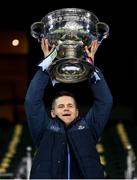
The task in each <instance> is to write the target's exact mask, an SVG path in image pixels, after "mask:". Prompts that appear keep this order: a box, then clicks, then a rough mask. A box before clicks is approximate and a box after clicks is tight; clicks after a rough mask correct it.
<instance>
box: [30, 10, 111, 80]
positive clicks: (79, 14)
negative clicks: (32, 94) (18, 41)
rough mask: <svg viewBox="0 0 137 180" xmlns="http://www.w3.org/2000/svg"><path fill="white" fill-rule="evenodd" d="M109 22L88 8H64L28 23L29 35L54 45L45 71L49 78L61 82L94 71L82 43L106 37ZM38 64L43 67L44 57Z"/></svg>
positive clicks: (78, 78) (83, 78)
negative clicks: (49, 63)
mask: <svg viewBox="0 0 137 180" xmlns="http://www.w3.org/2000/svg"><path fill="white" fill-rule="evenodd" d="M108 34H109V26H108V25H107V24H106V23H104V22H100V21H99V19H98V17H97V16H96V15H95V14H94V13H92V12H90V11H87V10H84V9H78V8H64V9H59V10H55V11H52V12H50V13H48V14H47V15H45V16H44V17H43V18H42V19H41V21H38V22H34V23H33V24H32V25H31V35H32V36H33V37H34V38H36V39H38V41H41V39H42V38H45V39H48V42H49V46H50V47H52V46H53V45H54V46H55V48H54V49H53V51H52V52H51V53H50V55H49V57H47V58H49V59H50V61H52V63H51V65H50V67H49V69H48V72H49V74H50V77H51V78H52V79H55V80H57V81H60V82H64V83H77V82H81V81H84V80H85V79H87V78H88V77H89V76H90V75H92V73H93V72H94V66H93V61H90V60H89V59H88V58H87V57H86V53H85V50H84V47H85V46H89V45H90V44H91V42H92V41H94V40H97V41H98V44H101V42H102V40H103V39H105V38H107V37H108ZM39 66H42V67H43V68H44V61H42V62H41V63H40V64H39Z"/></svg>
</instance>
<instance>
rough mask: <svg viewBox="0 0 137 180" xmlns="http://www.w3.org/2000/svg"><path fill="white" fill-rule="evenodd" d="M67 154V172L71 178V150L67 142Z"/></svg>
mask: <svg viewBox="0 0 137 180" xmlns="http://www.w3.org/2000/svg"><path fill="white" fill-rule="evenodd" d="M67 156H68V172H67V179H70V150H69V145H68V144H67Z"/></svg>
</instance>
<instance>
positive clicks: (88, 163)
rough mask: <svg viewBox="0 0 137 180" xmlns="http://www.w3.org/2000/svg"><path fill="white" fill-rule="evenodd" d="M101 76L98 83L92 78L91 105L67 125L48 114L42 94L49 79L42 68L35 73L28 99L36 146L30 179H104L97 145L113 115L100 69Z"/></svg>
mask: <svg viewBox="0 0 137 180" xmlns="http://www.w3.org/2000/svg"><path fill="white" fill-rule="evenodd" d="M98 75H99V77H100V80H98V81H97V82H96V83H95V82H94V79H95V77H92V78H91V79H89V83H90V85H91V92H92V93H93V95H94V103H93V105H92V107H91V108H90V109H89V111H88V112H87V114H86V115H85V116H84V117H78V118H77V119H75V120H74V121H73V122H72V123H71V124H70V125H69V126H68V127H66V126H65V124H64V123H63V122H62V121H61V120H60V119H59V118H55V119H53V118H51V117H49V116H48V112H47V110H46V108H45V104H44V101H43V96H44V93H45V88H46V87H47V84H48V82H49V80H50V78H49V75H48V73H46V72H44V71H42V70H41V69H39V70H38V71H37V72H36V74H35V76H34V77H33V79H32V81H31V83H30V85H29V88H28V91H27V94H26V98H25V111H26V115H27V119H28V125H29V128H30V132H31V135H32V139H33V141H34V144H35V145H36V147H37V151H36V153H35V156H34V158H33V164H32V168H31V174H30V178H32V179H35V178H36V179H53V178H54V179H57V178H59V179H83V178H84V179H102V178H104V169H103V166H102V165H101V164H100V159H99V154H98V153H97V150H96V144H97V142H98V140H99V138H100V136H101V134H102V131H103V129H104V127H105V125H106V122H107V120H108V119H109V116H110V112H111V109H112V95H111V92H110V90H109V88H108V86H107V83H106V81H105V79H104V77H103V75H102V73H101V72H100V70H99V71H98Z"/></svg>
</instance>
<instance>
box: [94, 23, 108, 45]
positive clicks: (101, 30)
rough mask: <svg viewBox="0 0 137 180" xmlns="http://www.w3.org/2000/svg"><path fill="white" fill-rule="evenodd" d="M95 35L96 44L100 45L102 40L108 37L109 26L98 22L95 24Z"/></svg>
mask: <svg viewBox="0 0 137 180" xmlns="http://www.w3.org/2000/svg"><path fill="white" fill-rule="evenodd" d="M96 33H97V39H98V42H99V43H101V42H102V40H103V39H106V38H107V37H108V35H109V26H108V25H107V24H106V23H104V22H98V23H97V24H96Z"/></svg>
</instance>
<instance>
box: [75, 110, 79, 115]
mask: <svg viewBox="0 0 137 180" xmlns="http://www.w3.org/2000/svg"><path fill="white" fill-rule="evenodd" d="M78 115H79V109H77V114H76V117H78Z"/></svg>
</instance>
